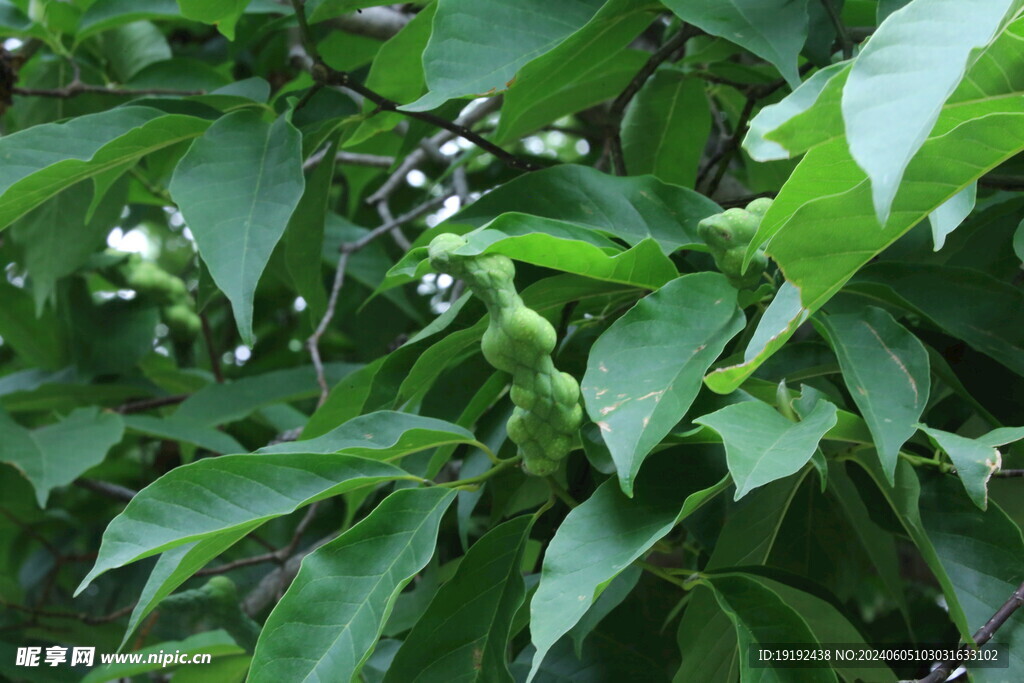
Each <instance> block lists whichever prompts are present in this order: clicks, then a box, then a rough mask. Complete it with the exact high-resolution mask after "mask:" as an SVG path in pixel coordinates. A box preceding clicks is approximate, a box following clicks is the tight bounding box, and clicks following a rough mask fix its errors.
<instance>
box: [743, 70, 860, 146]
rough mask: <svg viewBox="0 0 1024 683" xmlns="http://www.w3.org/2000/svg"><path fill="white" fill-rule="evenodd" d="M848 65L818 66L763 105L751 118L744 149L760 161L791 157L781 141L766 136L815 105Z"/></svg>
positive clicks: (744, 139)
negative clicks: (793, 87) (797, 84)
mask: <svg viewBox="0 0 1024 683" xmlns="http://www.w3.org/2000/svg"><path fill="white" fill-rule="evenodd" d="M848 66H849V64H848V63H846V62H840V63H838V64H832V65H831V66H827V67H825V68H824V69H819V70H818V71H815V72H814V74H813V75H811V77H810V78H808V79H807V80H806V81H804V82H803V83H801V84H800V87H798V88H797V89H796V90H794V91H793V92H791V93H790V94H789V95H787V96H786V97H784V98H782V99H781V100H780V101H778V102H775V103H773V104H769V105H767V106H765V107H762V109H761V110H760V111H759V112H757V115H756V116H754V118H752V119H751V120H750V126H749V128H748V129H747V134H746V135H745V136H744V138H743V149H745V150H747V153H748V154H750V156H751V158H753V159H755V160H757V161H772V160H777V159H788V158H789V157H790V154H791V152H790V151H789V150H787V149H786V147H783V146H782V145H780V144H779V143H778V142H774V141H773V140H769V139H768V138H767V137H766V136H767V135H768V134H769V133H772V132H774V131H776V130H778V129H779V128H780V127H782V126H783V124H785V123H787V122H788V121H791V120H793V119H794V118H796V117H798V116H800V115H801V114H803V113H804V112H806V111H807V110H808V109H810V108H811V107H812V106H814V104H815V102H817V101H818V98H819V97H820V96H821V94H822V91H823V90H824V89H825V85H826V84H827V83H828V82H829V81H830V80H831V79H832V77H833V76H835V75H836V74H837V73H839V72H840V71H842V70H843V69H845V68H846V67H848Z"/></svg>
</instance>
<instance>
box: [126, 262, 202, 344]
mask: <svg viewBox="0 0 1024 683" xmlns="http://www.w3.org/2000/svg"><path fill="white" fill-rule="evenodd" d="M121 272H122V274H123V276H124V281H125V284H126V285H127V286H128V287H130V288H132V289H134V290H135V291H136V292H138V293H139V294H141V295H142V296H144V297H147V298H148V299H151V300H153V301H155V302H157V303H159V304H160V317H161V318H162V319H163V321H164V324H165V325H167V329H168V330H170V333H171V337H172V338H173V339H174V340H175V341H180V342H190V341H192V340H193V339H195V338H196V335H198V334H199V331H200V329H201V327H202V321H200V319H199V316H198V315H196V312H195V310H194V307H193V304H192V297H190V296H189V294H188V289H187V288H186V287H185V283H184V282H183V281H182V280H181V278H178V277H175V276H174V275H171V274H170V273H168V272H167V271H166V270H164V269H162V268H161V267H160V266H158V265H156V264H155V263H152V262H150V261H143V260H142V259H140V258H139V257H138V256H135V255H133V256H132V258H130V259H128V261H127V262H125V263H124V265H123V266H122V267H121Z"/></svg>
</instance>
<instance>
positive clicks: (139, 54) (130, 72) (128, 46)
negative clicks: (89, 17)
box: [103, 21, 172, 83]
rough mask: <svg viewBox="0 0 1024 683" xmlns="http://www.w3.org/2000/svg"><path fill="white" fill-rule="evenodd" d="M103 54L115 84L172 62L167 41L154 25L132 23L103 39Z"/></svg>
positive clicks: (115, 29) (109, 33)
mask: <svg viewBox="0 0 1024 683" xmlns="http://www.w3.org/2000/svg"><path fill="white" fill-rule="evenodd" d="M103 50H104V53H105V56H106V58H107V60H108V62H109V64H110V69H111V70H112V71H113V73H114V75H115V76H116V78H117V80H118V81H120V82H121V83H127V82H128V81H130V80H131V79H132V76H134V75H135V74H137V73H139V72H140V71H142V70H143V69H145V68H146V67H147V66H149V65H151V64H155V63H157V62H162V61H165V60H168V59H171V57H172V54H171V48H170V45H168V44H167V39H166V38H164V35H163V33H161V32H160V29H158V28H157V27H156V26H155V25H154V24H152V23H150V22H148V21H135V22H132V23H130V24H125V25H124V26H118V27H117V28H114V29H111V30H110V31H108V32H107V34H106V35H104V36H103Z"/></svg>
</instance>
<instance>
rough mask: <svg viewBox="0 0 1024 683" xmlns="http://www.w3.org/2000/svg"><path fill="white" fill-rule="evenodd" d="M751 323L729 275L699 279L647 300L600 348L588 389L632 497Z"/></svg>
mask: <svg viewBox="0 0 1024 683" xmlns="http://www.w3.org/2000/svg"><path fill="white" fill-rule="evenodd" d="M744 322H745V319H744V317H743V313H742V311H740V310H739V308H738V307H737V305H736V290H735V288H733V287H732V285H730V284H729V283H728V281H727V280H726V279H725V276H723V275H720V274H718V273H694V274H691V275H684V276H683V277H681V278H678V279H676V280H673V281H672V282H670V283H669V284H667V285H665V286H664V287H662V288H661V289H659V290H658V291H656V292H654V293H653V294H650V295H648V296H647V297H645V298H643V299H641V300H640V301H639V302H637V304H636V305H635V306H634V307H633V308H632V309H630V310H629V311H627V312H626V314H625V315H623V316H622V317H621V318H619V319H618V320H616V321H615V322H614V323H612V325H611V326H610V327H609V328H608V329H607V330H606V331H605V332H604V333H603V334H602V335H601V336H600V337H598V339H597V341H596V342H594V346H593V347H592V348H591V351H590V356H589V358H588V359H587V372H586V374H585V375H584V377H583V382H582V383H581V390H582V393H583V398H584V402H585V404H586V408H587V414H588V415H589V416H590V419H591V420H593V421H594V423H595V424H596V425H597V426H598V427H600V428H601V436H602V437H603V438H604V442H605V444H607V446H608V450H609V451H611V454H612V459H613V460H614V461H615V466H616V469H617V470H618V475H619V482H620V483H621V486H622V490H623V492H624V493H625V494H626V495H632V490H633V479H634V477H635V476H636V473H637V471H638V470H639V469H640V464H641V463H642V462H643V460H644V458H645V457H646V456H647V454H648V453H650V451H651V449H652V448H654V447H655V446H656V445H657V444H658V442H660V441H661V439H662V438H663V437H664V436H665V435H666V434H668V433H669V431H670V430H671V429H672V427H674V426H675V425H676V423H677V422H679V420H681V419H682V418H683V416H684V415H685V414H686V411H687V410H689V408H690V405H691V404H692V403H693V400H694V398H696V396H697V392H698V390H699V389H700V386H701V378H702V377H703V375H704V372H705V371H706V370H707V369H708V366H710V365H711V363H713V362H714V361H715V359H716V358H717V357H718V355H719V354H720V353H722V349H723V348H724V347H725V345H726V344H727V343H728V342H729V340H730V339H732V338H733V337H734V336H735V335H736V334H737V333H738V332H739V331H740V330H741V329H743V326H744Z"/></svg>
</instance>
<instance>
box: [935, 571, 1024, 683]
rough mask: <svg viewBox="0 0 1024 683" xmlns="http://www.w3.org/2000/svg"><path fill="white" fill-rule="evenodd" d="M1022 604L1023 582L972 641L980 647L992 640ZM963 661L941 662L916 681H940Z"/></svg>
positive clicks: (967, 647) (1023, 603)
mask: <svg viewBox="0 0 1024 683" xmlns="http://www.w3.org/2000/svg"><path fill="white" fill-rule="evenodd" d="M1022 605H1024V583H1022V584H1021V585H1020V586H1018V587H1017V590H1015V591H1014V592H1013V595H1011V596H1010V599H1009V600H1007V601H1006V602H1005V603H1003V606H1002V607H1000V608H999V609H998V610H996V613H995V614H993V615H992V618H991V619H989V620H988V621H987V622H985V625H984V626H982V627H981V628H980V629H978V630H977V631H976V632H975V634H974V642H975V643H977V646H978V647H979V648H980V647H981V646H982V645H984V644H985V643H987V642H988V641H990V640H992V636H994V635H995V634H996V631H998V630H999V629H1000V627H1002V625H1003V624H1005V623H1006V622H1007V621H1008V620H1009V619H1010V617H1011V616H1013V613H1014V612H1016V611H1017V610H1018V609H1019V608H1020V607H1021V606H1022ZM960 649H961V650H973V649H974V646H973V645H964V646H963V647H961V648H960ZM963 663H964V662H958V661H955V660H951V661H948V662H942V663H940V664H939V665H938V667H936V668H935V669H933V670H932V672H931V673H930V674H928V675H927V676H925V677H924V678H922V679H920V680H919V681H918V683H942V682H943V681H945V680H946V679H947V678H949V675H950V674H951V673H952V672H953V670H954V669H956V668H957V667H958V666H960V665H961V664H963Z"/></svg>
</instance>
